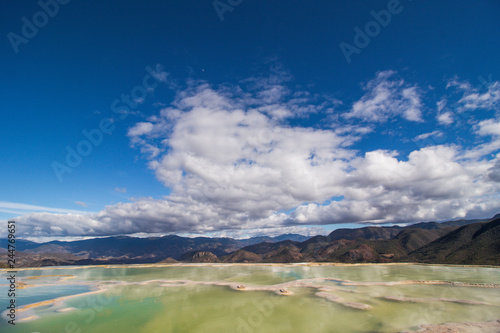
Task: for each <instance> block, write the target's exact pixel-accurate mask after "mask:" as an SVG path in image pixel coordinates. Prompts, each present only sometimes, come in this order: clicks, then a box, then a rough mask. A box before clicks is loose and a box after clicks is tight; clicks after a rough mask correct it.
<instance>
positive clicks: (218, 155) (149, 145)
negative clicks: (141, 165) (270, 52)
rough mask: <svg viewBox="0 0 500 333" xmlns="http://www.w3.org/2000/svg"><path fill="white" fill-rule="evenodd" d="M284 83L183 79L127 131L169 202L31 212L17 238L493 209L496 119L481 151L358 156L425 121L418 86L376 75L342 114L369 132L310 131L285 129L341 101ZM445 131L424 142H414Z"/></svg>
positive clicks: (237, 229)
mask: <svg viewBox="0 0 500 333" xmlns="http://www.w3.org/2000/svg"><path fill="white" fill-rule="evenodd" d="M290 82H291V79H290V78H289V77H288V76H287V75H286V74H284V73H281V72H279V71H278V72H277V74H276V73H275V74H274V76H271V77H270V78H264V79H263V78H252V79H249V80H245V81H244V82H242V83H241V85H237V86H234V85H222V86H218V87H214V86H211V85H209V84H208V83H206V82H193V81H191V82H189V83H188V85H187V87H186V88H185V89H183V90H180V91H178V93H177V97H176V98H175V100H174V101H173V102H172V103H171V104H170V105H168V106H166V107H164V108H163V109H162V110H161V111H160V112H159V113H158V114H156V115H153V116H151V117H149V118H148V119H147V120H146V121H142V122H138V123H136V124H135V125H134V126H132V127H131V128H130V129H129V131H128V136H129V138H130V142H131V145H132V146H133V147H135V148H136V149H138V151H139V152H141V153H142V154H143V156H144V158H146V159H147V160H148V166H149V168H150V169H151V170H152V171H153V172H154V173H155V175H156V177H157V179H158V180H159V181H160V182H161V183H162V184H164V185H165V186H166V187H168V188H170V190H171V194H170V195H169V196H168V197H164V198H141V199H137V200H133V201H132V202H127V203H119V204H115V205H112V206H107V207H106V208H105V209H103V210H102V211H100V212H97V213H90V214H77V213H74V212H67V213H69V214H62V213H63V212H60V213H57V212H52V213H47V212H34V213H30V214H26V215H23V216H21V217H19V218H18V220H19V221H21V222H22V223H20V225H21V226H22V228H21V229H20V232H21V233H24V234H26V235H27V234H29V235H31V236H34V237H44V236H53V235H66V236H75V235H95V236H98V235H112V234H137V233H154V234H158V233H186V234H197V233H199V234H203V233H210V234H214V235H217V234H218V235H221V234H227V235H229V234H231V235H239V237H247V236H250V235H255V234H257V233H259V232H264V231H265V232H264V233H268V232H269V233H274V232H276V233H278V232H288V231H292V230H295V231H297V232H301V233H304V232H306V231H307V230H309V231H311V230H316V229H310V228H316V227H311V226H314V225H316V226H318V225H327V224H335V223H357V222H373V223H386V222H398V223H403V222H413V221H418V220H441V219H449V218H464V217H470V218H474V217H484V216H485V215H493V214H495V213H497V212H498V210H499V208H500V200H499V199H500V198H499V197H498V196H499V195H498V193H499V190H500V182H498V179H499V178H498V165H499V162H498V160H495V159H491V158H486V157H485V156H486V154H490V153H491V152H492V151H493V150H492V149H494V146H492V144H493V143H495V142H497V141H496V138H498V136H499V135H498V134H499V132H498V122H497V121H496V120H494V119H490V120H485V121H483V122H480V123H478V124H477V125H476V128H475V130H476V134H477V135H479V136H482V137H484V138H485V140H486V141H487V142H486V143H485V145H483V146H478V147H467V148H464V147H462V146H459V145H458V144H455V145H452V144H449V145H444V144H435V143H433V144H431V145H429V146H426V147H422V148H420V149H415V150H414V151H411V152H410V153H408V154H404V155H401V153H400V152H398V151H394V150H387V149H376V150H372V151H366V152H362V151H358V150H357V149H356V148H354V147H355V144H356V143H358V142H360V141H362V140H363V138H364V137H365V136H366V135H368V134H370V133H371V132H372V131H373V130H374V128H375V126H377V124H380V123H382V122H385V121H388V120H389V117H399V118H403V119H405V120H409V121H413V122H415V121H421V109H422V98H421V96H420V94H421V93H420V92H419V89H418V88H417V86H416V85H411V84H408V83H406V82H405V81H404V80H402V79H399V78H397V74H396V73H395V72H392V71H387V72H380V73H378V74H377V75H376V78H375V79H373V80H372V81H370V82H368V83H367V84H366V85H365V86H364V87H363V89H364V96H363V97H362V98H361V99H360V100H359V101H357V102H355V103H354V104H353V105H352V106H347V108H348V109H349V111H347V113H345V114H344V116H345V117H347V118H349V119H358V118H361V119H363V120H367V121H370V124H368V125H366V124H365V125H363V126H360V125H353V124H351V123H350V124H349V125H346V126H341V122H337V123H330V124H328V126H319V125H318V126H315V127H307V126H300V125H292V124H293V122H290V121H289V120H290V119H293V118H300V117H305V116H307V115H308V114H309V115H310V114H318V115H319V114H323V115H326V116H325V119H332V112H331V110H332V108H333V109H334V110H335V109H336V108H338V107H339V106H341V105H343V104H342V103H341V102H338V101H337V100H334V99H330V98H328V97H327V96H317V95H314V94H308V93H307V92H304V91H302V90H300V89H298V88H297V87H293V86H292V85H291V83H290ZM439 107H441V109H440V110H439V112H441V111H443V110H444V105H441V106H439V105H438V108H439ZM340 119H343V118H342V117H340ZM404 122H406V121H404ZM440 133H441V132H440V131H432V132H429V133H424V134H421V135H419V136H417V137H415V142H420V141H422V140H425V139H428V138H429V137H431V136H440V135H441V134H440ZM488 140H489V141H488ZM488 144H489V145H490V146H487V145H488ZM382 148H383V147H382ZM498 148H500V147H497V149H498ZM339 198H340V199H339ZM55 213H56V214H55ZM307 228H309V229H307ZM318 230H319V229H318Z"/></svg>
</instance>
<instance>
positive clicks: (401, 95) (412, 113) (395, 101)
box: [344, 71, 422, 122]
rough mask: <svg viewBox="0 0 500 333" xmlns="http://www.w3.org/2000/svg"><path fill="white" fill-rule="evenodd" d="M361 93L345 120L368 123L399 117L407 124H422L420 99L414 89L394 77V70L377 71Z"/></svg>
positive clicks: (395, 75) (416, 90) (414, 87)
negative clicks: (407, 122) (363, 93)
mask: <svg viewBox="0 0 500 333" xmlns="http://www.w3.org/2000/svg"><path fill="white" fill-rule="evenodd" d="M363 90H364V91H365V92H366V93H365V95H364V96H363V97H361V99H360V100H359V101H357V102H355V103H354V104H353V106H352V109H351V111H350V112H348V113H346V114H344V116H345V117H346V118H359V119H362V120H364V121H369V122H386V121H388V120H389V118H391V117H396V116H400V117H403V118H404V119H406V120H409V121H416V122H421V121H422V111H421V107H422V105H421V97H420V93H419V91H418V89H417V87H416V86H410V85H408V84H407V83H405V81H404V80H403V79H399V78H397V74H396V72H394V71H384V72H378V73H377V75H376V77H375V78H374V79H373V80H371V81H369V82H368V83H367V84H366V85H365V86H364V87H363Z"/></svg>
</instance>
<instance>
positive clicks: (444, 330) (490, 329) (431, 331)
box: [400, 320, 500, 333]
mask: <svg viewBox="0 0 500 333" xmlns="http://www.w3.org/2000/svg"><path fill="white" fill-rule="evenodd" d="M413 332H418V333H499V332H500V320H493V321H487V322H479V323H447V324H441V325H422V326H421V329H420V330H418V331H404V332H400V333H413Z"/></svg>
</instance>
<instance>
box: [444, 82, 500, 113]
mask: <svg viewBox="0 0 500 333" xmlns="http://www.w3.org/2000/svg"><path fill="white" fill-rule="evenodd" d="M446 88H447V89H448V88H454V89H456V90H457V91H458V92H460V93H461V94H462V97H461V98H460V99H459V101H458V102H457V107H456V108H457V111H459V112H464V111H475V110H486V111H488V110H495V111H499V110H500V82H499V81H494V82H486V81H485V82H483V84H482V85H481V86H480V87H473V86H472V85H471V84H470V83H469V82H467V81H459V80H458V79H456V78H455V79H453V80H450V81H449V82H448V84H447V86H446ZM485 90H486V91H485Z"/></svg>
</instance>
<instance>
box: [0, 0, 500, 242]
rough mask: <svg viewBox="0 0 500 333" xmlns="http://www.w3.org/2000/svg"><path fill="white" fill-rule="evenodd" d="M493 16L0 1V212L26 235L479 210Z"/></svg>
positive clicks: (486, 177) (494, 164)
mask: <svg viewBox="0 0 500 333" xmlns="http://www.w3.org/2000/svg"><path fill="white" fill-rule="evenodd" d="M43 7H45V8H46V11H47V12H49V14H51V15H48V14H45V12H44V11H43ZM499 14H500V4H499V3H498V2H496V1H480V2H475V3H472V2H468V1H453V2H452V1H439V2H434V1H408V0H402V1H399V2H398V1H364V2H344V1H342V2H341V1H314V2H307V1H286V2H285V1H276V2H272V3H269V2H268V1H249V0H244V1H237V0H233V1H227V0H221V1H218V2H213V1H142V2H139V1H106V2H105V3H103V2H100V1H85V2H83V1H75V0H73V1H63V0H61V1H60V2H56V1H55V0H54V1H43V0H42V1H41V2H39V3H37V2H31V3H23V4H21V3H19V2H15V1H9V2H7V3H5V4H3V10H2V11H1V14H0V15H1V19H0V28H1V30H2V36H3V37H2V41H1V43H0V48H1V52H0V72H1V75H2V76H1V77H2V80H0V84H1V87H0V89H1V91H2V92H3V94H2V96H3V98H2V99H1V100H0V110H1V115H2V118H1V122H0V135H1V139H2V145H1V146H0V153H1V156H2V161H1V163H0V180H1V187H0V219H2V220H7V219H12V218H15V219H16V220H18V221H20V224H21V228H20V233H21V234H22V235H23V236H25V237H27V236H30V237H33V239H35V238H37V237H38V238H40V239H41V238H42V237H53V238H60V237H69V236H71V237H79V236H103V235H110V234H132V235H135V234H139V233H152V234H164V233H179V234H189V235H190V234H209V235H228V236H235V237H247V236H251V235H257V234H261V233H266V234H273V235H274V234H279V233H285V232H298V233H304V234H315V233H324V232H326V231H329V230H332V229H334V228H337V227H339V226H342V227H345V226H350V227H356V226H360V225H365V224H360V223H362V222H369V223H374V224H385V223H406V222H412V221H427V220H445V219H455V218H457V219H458V218H477V217H481V218H482V217H490V216H492V215H494V214H495V213H498V212H500V198H499V196H498V190H499V189H500V187H499V186H500V185H499V181H500V156H498V155H497V154H498V153H499V151H498V150H499V148H500V125H499V119H498V115H499V111H500V106H499V100H500V83H499V82H498V80H500V79H499V78H500V70H499V69H500V68H499V66H498V59H499V58H500V57H499V55H500V46H499V45H500V35H499V34H498V31H500V20H498V17H499ZM376 16H378V17H379V20H382V24H381V23H377V21H376ZM221 18H222V20H221ZM27 22H28V23H27ZM34 23H36V24H37V25H38V26H37V25H34ZM30 25H33V26H32V27H31V28H33V27H34V29H35V30H34V31H33V30H30ZM367 28H368V31H367V30H366V29H367ZM358 29H359V30H358ZM370 29H372V30H370ZM358 31H361V32H362V34H367V35H365V36H364V37H363V36H361V35H359V36H357V35H358ZM347 44H348V45H350V46H349V47H352V48H351V50H352V49H354V48H355V49H356V51H355V52H353V53H351V54H349V55H348V57H346V55H345V53H344V52H343V51H342V47H341V45H344V48H345V45H347ZM127 95H130V96H132V97H130V101H129V102H128V103H129V105H127V102H124V101H125V99H126V98H127ZM115 101H116V102H115ZM100 126H103V127H100ZM103 128H104V129H106V130H107V131H104V130H103ZM82 131H87V133H94V137H93V138H94V143H95V144H92V143H88V142H90V141H89V139H88V138H87V137H86V136H85V135H84V134H83V133H82ZM97 132H99V133H100V134H96V133H97ZM101 135H102V137H101ZM84 141H86V142H87V143H85V142H84ZM78 147H79V148H80V150H81V151H82V152H84V154H82V155H86V156H80V158H81V160H79V159H78V158H77V159H76V160H73V166H69V165H68V163H67V162H68V161H67V160H66V159H67V155H68V149H70V150H74V151H77V149H78ZM70 161H71V159H70ZM70 169H71V172H68V171H69V170H70Z"/></svg>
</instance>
